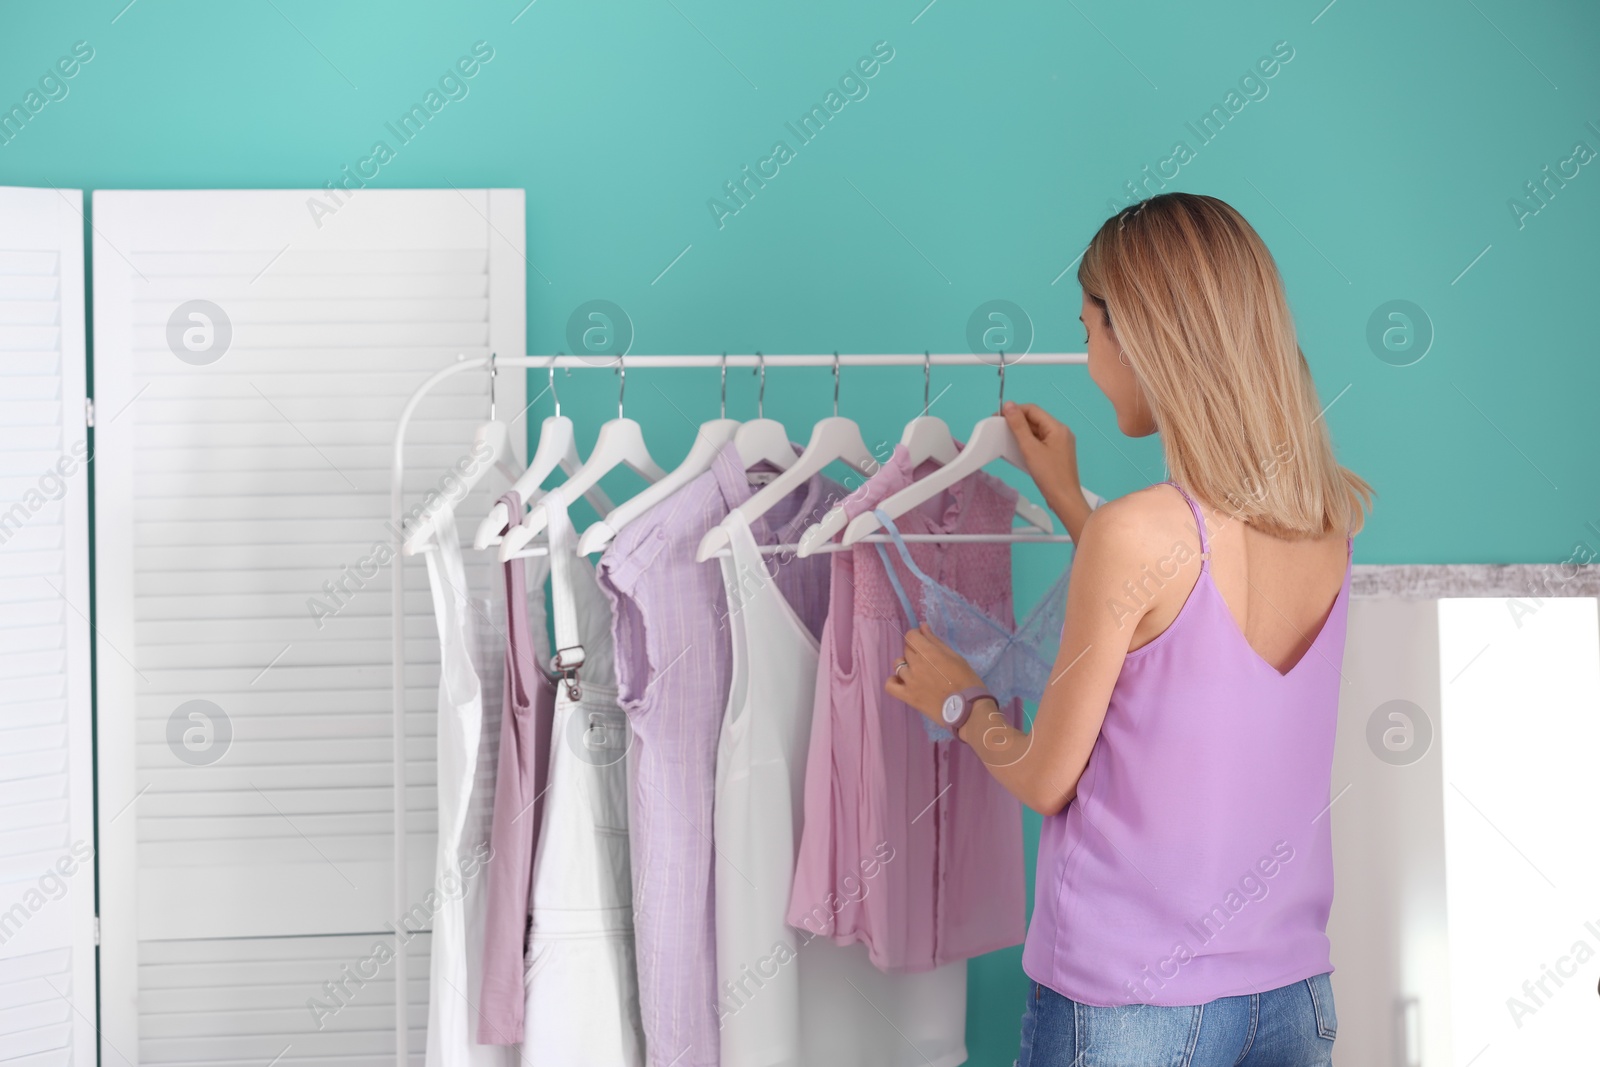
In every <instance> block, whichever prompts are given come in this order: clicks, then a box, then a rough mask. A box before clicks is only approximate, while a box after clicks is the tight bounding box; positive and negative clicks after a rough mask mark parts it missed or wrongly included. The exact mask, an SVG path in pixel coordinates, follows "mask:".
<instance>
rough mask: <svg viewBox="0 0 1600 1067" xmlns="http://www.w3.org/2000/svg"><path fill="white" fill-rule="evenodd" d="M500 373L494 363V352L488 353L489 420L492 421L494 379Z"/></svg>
mask: <svg viewBox="0 0 1600 1067" xmlns="http://www.w3.org/2000/svg"><path fill="white" fill-rule="evenodd" d="M499 373H500V367H499V365H498V364H497V363H495V353H493V352H490V353H489V421H490V422H493V421H494V380H495V377H496V376H497V375H498V374H499Z"/></svg>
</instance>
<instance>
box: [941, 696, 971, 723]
mask: <svg viewBox="0 0 1600 1067" xmlns="http://www.w3.org/2000/svg"><path fill="white" fill-rule="evenodd" d="M966 706H967V702H966V701H965V700H962V699H961V694H960V693H951V694H950V695H949V696H947V697H945V698H944V707H943V708H942V709H941V711H942V713H943V715H944V721H945V722H947V723H953V722H955V721H956V720H958V719H960V718H961V712H962V710H963V709H964V708H966Z"/></svg>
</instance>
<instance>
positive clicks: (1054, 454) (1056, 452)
mask: <svg viewBox="0 0 1600 1067" xmlns="http://www.w3.org/2000/svg"><path fill="white" fill-rule="evenodd" d="M1000 414H1001V415H1003V416H1005V420H1006V425H1008V426H1010V427H1011V432H1012V434H1013V435H1014V436H1015V437H1016V439H1017V444H1018V446H1020V447H1021V449H1022V458H1023V460H1024V462H1026V463H1027V465H1028V474H1029V475H1030V476H1032V478H1033V483H1034V484H1035V485H1037V486H1038V487H1039V492H1040V493H1041V494H1043V496H1044V500H1045V503H1046V504H1048V505H1049V506H1050V510H1051V511H1054V512H1055V513H1056V515H1057V516H1058V517H1059V518H1060V519H1061V522H1062V524H1063V525H1065V526H1066V528H1067V533H1068V534H1070V535H1071V536H1072V538H1073V540H1077V538H1078V533H1079V531H1081V530H1082V529H1083V523H1084V520H1086V519H1087V518H1088V517H1089V510H1090V509H1089V502H1088V501H1087V500H1085V499H1084V496H1083V485H1082V483H1081V482H1080V481H1079V480H1078V441H1077V438H1076V437H1074V436H1073V434H1072V430H1071V429H1069V428H1068V427H1067V425H1066V424H1065V423H1063V422H1061V421H1060V420H1059V419H1057V418H1056V417H1055V416H1054V415H1051V414H1050V413H1049V412H1048V411H1046V410H1045V409H1044V408H1042V407H1040V406H1039V405H1038V404H1016V403H1012V402H1011V401H1009V400H1008V401H1006V402H1005V404H1004V405H1002V406H1001V408H1000Z"/></svg>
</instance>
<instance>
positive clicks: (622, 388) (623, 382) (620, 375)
mask: <svg viewBox="0 0 1600 1067" xmlns="http://www.w3.org/2000/svg"><path fill="white" fill-rule="evenodd" d="M627 389H628V365H627V364H626V363H624V362H622V357H621V356H618V357H617V418H619V419H620V418H622V394H623V393H624V392H626V391H627Z"/></svg>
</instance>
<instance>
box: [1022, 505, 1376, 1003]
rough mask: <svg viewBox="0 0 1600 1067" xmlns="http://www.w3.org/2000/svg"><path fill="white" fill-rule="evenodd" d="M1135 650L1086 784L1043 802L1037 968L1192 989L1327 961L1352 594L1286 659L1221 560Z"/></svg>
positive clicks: (1270, 980) (1343, 595)
mask: <svg viewBox="0 0 1600 1067" xmlns="http://www.w3.org/2000/svg"><path fill="white" fill-rule="evenodd" d="M1167 484H1169V485H1173V488H1175V489H1178V491H1179V492H1180V493H1183V496H1184V499H1185V500H1186V501H1188V503H1189V508H1190V510H1191V511H1192V512H1193V513H1194V517H1195V522H1196V523H1197V524H1199V527H1200V552H1201V565H1200V576H1199V578H1198V579H1197V580H1196V582H1195V586H1194V589H1193V591H1192V592H1191V593H1190V594H1189V598H1188V600H1187V601H1186V602H1185V603H1184V605H1183V607H1182V609H1181V610H1180V611H1179V612H1178V615H1177V617H1176V618H1175V619H1173V621H1172V624H1171V625H1170V626H1168V627H1167V629H1166V630H1165V631H1164V632H1163V633H1161V634H1160V635H1159V636H1157V637H1156V638H1155V640H1153V641H1151V642H1150V643H1149V644H1146V645H1143V646H1141V647H1140V648H1137V649H1135V650H1133V651H1132V652H1130V653H1128V656H1127V659H1126V660H1125V662H1124V663H1123V667H1122V673H1121V675H1120V676H1119V677H1118V678H1117V683H1116V686H1115V688H1114V689H1113V690H1112V692H1111V700H1110V703H1109V705H1108V706H1107V708H1106V717H1105V722H1104V724H1103V725H1102V726H1101V728H1100V736H1099V738H1098V739H1096V741H1095V745H1094V749H1093V750H1092V752H1091V753H1090V755H1089V761H1088V764H1087V765H1086V766H1085V768H1084V771H1083V777H1082V778H1081V779H1080V780H1079V782H1078V791H1077V795H1076V796H1075V797H1074V798H1073V800H1072V802H1071V803H1070V804H1068V805H1067V807H1066V808H1065V809H1063V810H1062V811H1061V812H1060V813H1059V814H1056V815H1053V816H1050V817H1048V818H1046V819H1045V820H1044V825H1043V829H1042V830H1041V832H1040V835H1039V865H1038V880H1037V884H1036V887H1035V900H1034V912H1033V919H1032V922H1031V924H1030V926H1029V928H1028V939H1027V942H1026V946H1025V947H1024V949H1023V954H1022V966H1023V969H1024V970H1025V971H1026V972H1027V973H1028V975H1029V977H1031V978H1033V979H1034V980H1035V981H1037V982H1039V983H1040V984H1041V985H1045V986H1048V987H1049V988H1051V989H1054V990H1055V991H1056V992H1058V993H1061V994H1062V995H1064V996H1067V997H1070V998H1071V999H1073V1000H1076V1001H1080V1002H1082V1003H1085V1004H1094V1005H1100V1006H1113V1005H1122V1004H1135V1003H1137V1004H1159V1005H1189V1004H1203V1003H1205V1002H1207V1001H1210V1000H1215V999H1216V998H1218V997H1227V996H1237V995H1240V994H1247V993H1258V992H1264V991H1266V990H1268V989H1274V988H1277V987H1278V986H1283V985H1288V984H1289V983H1291V982H1296V981H1299V980H1300V979H1303V978H1309V977H1311V976H1312V975H1317V974H1323V973H1326V972H1329V971H1331V970H1332V969H1333V968H1332V965H1331V963H1330V962H1329V958H1328V938H1327V933H1326V930H1327V924H1328V910H1329V908H1330V907H1331V905H1332V903H1333V847H1332V840H1331V836H1330V833H1329V822H1330V819H1331V816H1330V814H1329V811H1328V808H1329V804H1330V797H1329V784H1330V779H1331V777H1332V770H1333V740H1334V730H1335V725H1336V721H1337V719H1338V706H1339V681H1340V672H1339V668H1340V663H1341V660H1342V659H1343V657H1344V638H1345V615H1346V610H1347V608H1348V604H1349V598H1350V568H1349V562H1348V553H1349V544H1350V542H1349V539H1348V538H1347V540H1346V553H1347V556H1346V564H1345V577H1344V583H1343V585H1342V586H1341V587H1340V590H1339V593H1338V596H1337V597H1335V599H1334V602H1333V608H1332V610H1330V611H1329V613H1328V617H1327V620H1326V621H1325V622H1324V623H1323V625H1322V629H1321V630H1320V631H1319V632H1318V633H1317V635H1316V638H1315V640H1314V641H1313V642H1312V644H1311V647H1310V648H1309V649H1307V650H1306V653H1305V655H1304V656H1302V657H1301V658H1300V660H1299V661H1298V662H1296V663H1295V664H1294V666H1292V667H1291V668H1290V669H1289V670H1288V671H1287V672H1285V673H1280V672H1279V671H1278V670H1277V668H1275V667H1273V666H1272V665H1271V664H1269V663H1267V661H1266V660H1264V659H1262V658H1261V656H1260V655H1259V654H1258V653H1257V652H1256V651H1255V649H1253V648H1251V646H1250V644H1249V642H1248V641H1246V640H1245V637H1244V634H1243V633H1241V632H1240V630H1239V626H1238V624H1237V623H1236V622H1235V621H1234V619H1233V616H1232V614H1231V613H1230V612H1229V611H1228V605H1227V603H1226V602H1225V601H1224V600H1223V598H1222V595H1221V594H1220V593H1219V592H1218V591H1217V587H1216V585H1215V584H1214V582H1213V581H1212V578H1211V563H1210V559H1209V554H1210V546H1209V542H1208V541H1207V539H1206V532H1205V522H1204V520H1203V519H1202V518H1201V514H1200V508H1199V507H1198V506H1197V505H1196V504H1195V502H1194V500H1193V499H1192V498H1190V496H1189V494H1188V493H1185V492H1184V491H1183V490H1182V489H1181V488H1180V487H1178V486H1177V485H1176V484H1174V483H1170V482H1169V483H1167Z"/></svg>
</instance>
